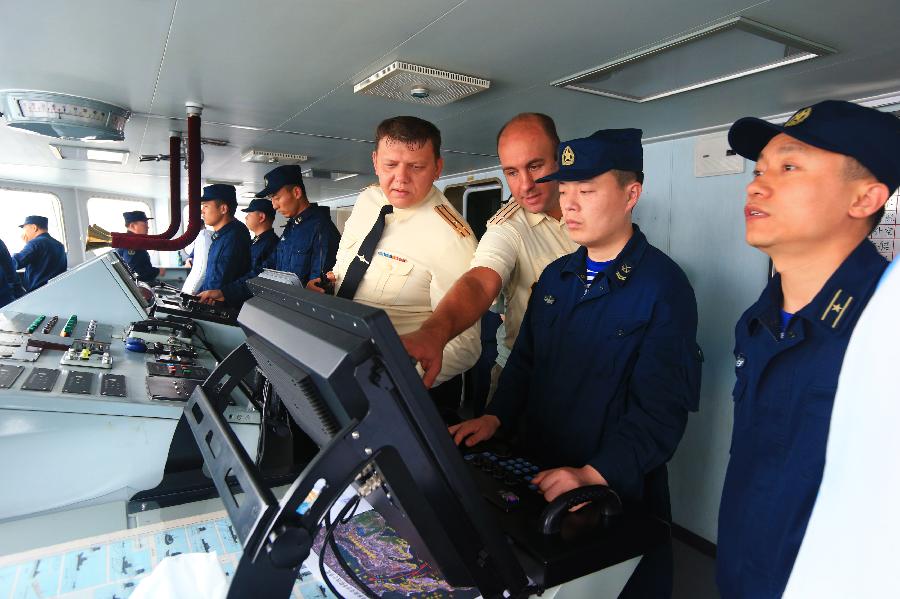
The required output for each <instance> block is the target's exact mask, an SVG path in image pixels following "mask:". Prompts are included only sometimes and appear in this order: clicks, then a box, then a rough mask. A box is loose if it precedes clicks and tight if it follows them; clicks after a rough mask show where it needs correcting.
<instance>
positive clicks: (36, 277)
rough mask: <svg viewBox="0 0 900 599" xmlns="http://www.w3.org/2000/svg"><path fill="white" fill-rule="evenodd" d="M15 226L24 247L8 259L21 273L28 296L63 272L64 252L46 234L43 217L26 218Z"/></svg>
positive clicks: (44, 218) (62, 248) (61, 247)
mask: <svg viewBox="0 0 900 599" xmlns="http://www.w3.org/2000/svg"><path fill="white" fill-rule="evenodd" d="M19 226H20V227H22V239H24V240H25V242H26V243H25V247H24V248H22V251H21V252H19V253H17V254H15V255H14V256H13V257H12V258H13V261H14V262H15V264H16V268H17V269H19V268H24V269H25V280H24V281H23V285H24V287H25V291H26V292H29V291H34V290H35V289H37V288H38V287H41V286H43V285H46V284H47V281H49V280H50V279H52V278H53V277H55V276H58V275H61V274H62V273H64V272H66V267H67V263H66V248H65V247H64V246H63V244H61V243H60V242H59V241H57V240H55V239H53V237H51V236H50V233H48V232H47V226H48V221H47V217H46V216H37V215H31V216H26V217H25V222H24V223H22V224H21V225H19Z"/></svg>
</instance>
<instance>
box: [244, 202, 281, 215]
mask: <svg viewBox="0 0 900 599" xmlns="http://www.w3.org/2000/svg"><path fill="white" fill-rule="evenodd" d="M241 212H262V213H264V214H265V215H266V216H268V217H269V218H275V207H274V206H272V202H271V201H270V200H267V199H265V198H256V199H255V200H252V201H251V202H250V205H249V206H247V207H246V208H243V209H242V210H241Z"/></svg>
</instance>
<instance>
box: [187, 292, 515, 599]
mask: <svg viewBox="0 0 900 599" xmlns="http://www.w3.org/2000/svg"><path fill="white" fill-rule="evenodd" d="M249 286H250V289H251V290H252V292H253V294H254V297H253V298H252V299H251V300H249V301H248V302H246V303H245V304H244V307H243V309H242V310H241V313H240V316H239V317H238V323H239V324H240V326H241V327H242V328H243V329H244V331H245V333H246V335H247V341H246V344H245V345H244V346H242V347H241V348H239V349H238V350H235V353H234V354H233V355H232V356H229V358H227V359H226V360H225V361H223V363H222V365H221V367H220V368H219V369H217V372H218V371H219V370H228V369H229V364H230V363H233V364H235V365H236V366H235V369H234V371H233V372H231V373H230V375H231V376H232V377H238V378H240V377H242V376H244V374H245V373H246V368H247V367H248V365H250V364H252V365H253V367H254V368H258V369H259V370H260V371H261V372H262V373H263V375H264V376H265V377H266V378H267V379H268V380H269V381H270V382H271V384H272V385H273V387H274V389H275V391H276V393H277V394H278V396H279V397H280V398H281V400H282V401H283V402H284V404H285V407H286V408H287V410H288V411H289V413H290V414H291V416H292V418H293V419H294V420H295V421H296V422H297V424H298V426H300V428H301V429H303V431H304V432H306V434H308V435H309V436H310V438H312V439H313V440H314V441H315V443H316V444H317V445H318V446H319V448H320V451H319V454H318V455H317V456H316V457H315V458H314V459H313V460H312V462H310V464H309V465H308V466H307V468H306V469H305V470H304V472H303V473H302V474H301V476H300V477H299V478H298V479H297V481H296V482H295V483H294V485H293V486H292V487H291V489H290V490H289V491H288V493H287V494H286V495H285V497H284V498H283V499H282V500H281V502H276V501H275V500H274V498H273V497H272V496H271V493H268V492H267V490H265V489H261V487H262V485H260V484H259V483H258V477H256V473H255V467H254V466H253V465H252V463H250V461H249V460H248V459H247V458H246V456H244V457H242V458H241V457H240V456H238V458H239V459H230V458H229V457H228V456H227V455H226V454H227V453H228V452H225V451H222V448H223V447H229V448H230V447H231V446H232V444H229V443H227V442H225V441H216V439H217V437H218V436H219V435H222V436H225V437H227V434H228V433H227V430H224V429H225V428H226V427H224V425H223V426H221V427H220V426H218V425H216V423H215V415H214V414H208V412H209V411H210V409H211V408H210V406H211V405H212V404H213V403H214V400H213V401H209V398H208V397H207V395H211V394H214V393H215V390H216V389H218V388H220V387H221V385H220V383H219V381H218V380H217V373H213V375H212V376H211V377H210V379H208V380H207V381H206V383H205V384H204V385H202V386H201V387H198V391H197V392H195V394H194V396H193V397H192V398H191V401H190V402H189V403H188V405H187V406H186V413H188V415H189V421H191V427H192V429H193V430H194V435H195V438H197V440H198V443H199V444H200V446H201V451H202V452H203V453H204V459H206V461H207V463H208V464H209V465H210V469H211V471H213V474H214V480H215V481H216V485H217V487H218V488H219V492H220V494H221V495H222V497H223V501H225V504H226V508H228V510H229V515H230V516H231V518H232V521H233V523H234V524H235V528H236V530H237V531H238V534H239V536H240V537H241V540H242V542H243V544H244V557H243V559H242V562H241V564H242V565H241V567H239V568H238V572H237V573H236V575H235V578H234V581H233V582H232V590H233V591H234V590H235V589H238V591H239V590H240V589H242V588H244V589H251V588H254V587H253V585H254V584H259V581H260V580H268V581H271V580H272V578H273V577H274V576H275V574H274V573H273V572H276V571H277V570H278V568H277V567H276V568H274V570H273V566H272V563H273V562H279V561H280V560H279V559H278V558H273V557H272V556H274V555H281V553H280V552H279V548H284V547H287V546H289V547H291V548H293V547H295V545H296V543H295V542H294V541H290V542H289V541H284V542H282V543H281V544H280V545H279V535H280V538H287V537H285V535H288V531H294V532H295V533H296V531H300V530H302V531H303V533H302V534H303V535H308V536H309V537H311V538H312V537H315V532H316V530H317V529H318V526H319V524H320V522H321V519H322V517H323V516H324V514H325V513H326V512H327V511H328V509H329V508H330V507H331V503H333V501H334V500H335V499H336V498H337V496H338V495H340V493H341V492H342V491H343V490H344V489H345V488H347V486H349V485H350V484H355V485H357V486H359V487H360V488H363V487H365V493H366V499H367V500H369V502H370V503H371V504H372V505H373V506H374V507H375V508H376V509H377V510H378V511H379V512H380V513H381V515H382V516H384V518H385V520H386V521H387V523H388V524H390V525H391V526H392V527H393V528H395V529H396V530H397V531H398V532H399V533H400V534H401V535H402V536H403V537H405V538H406V539H407V540H408V541H409V542H410V544H411V545H412V546H413V548H414V549H415V550H416V552H417V553H418V554H420V555H422V556H423V557H425V558H426V560H427V561H428V562H429V563H430V564H431V565H432V566H433V567H435V569H437V570H438V571H440V572H441V574H442V575H443V576H444V578H445V579H446V580H447V581H448V582H449V583H450V584H452V585H454V586H477V587H478V588H479V589H480V590H481V591H482V593H483V594H485V595H486V596H488V595H491V596H493V595H499V594H501V593H502V592H503V591H504V590H516V589H521V588H523V587H524V586H525V585H526V581H527V579H526V578H525V575H524V573H523V571H522V568H521V565H520V564H519V562H518V561H517V560H516V558H515V556H514V554H513V552H512V550H511V549H510V546H509V544H508V543H507V541H506V540H505V538H504V536H503V534H502V532H501V530H500V528H499V526H498V524H497V522H496V521H495V520H494V519H493V518H491V517H490V515H489V514H488V513H487V511H486V508H485V504H484V501H483V499H482V498H481V496H480V494H479V492H478V490H477V488H476V487H475V484H474V482H473V481H472V479H471V477H470V475H469V473H468V471H467V467H466V465H465V464H464V462H463V459H462V457H461V454H460V451H459V449H458V448H457V447H456V446H455V445H454V444H453V441H452V439H451V438H450V435H449V434H448V433H447V429H446V425H445V424H444V423H443V421H442V420H441V418H440V416H439V415H438V411H437V409H436V408H435V406H434V404H433V402H432V400H431V398H430V396H429V395H428V392H427V390H426V389H425V387H424V385H423V384H422V381H421V378H420V377H419V374H418V373H417V372H416V370H415V368H414V365H413V361H412V360H411V359H410V357H409V356H408V355H407V354H406V352H405V350H404V348H403V345H402V343H401V342H400V339H399V337H398V336H397V333H396V331H395V330H394V328H393V326H392V325H391V323H390V320H389V319H388V317H387V315H386V314H385V313H384V312H383V311H381V310H379V309H376V308H372V307H368V306H364V305H361V304H357V303H354V302H351V301H348V300H345V299H342V298H336V297H333V296H328V295H322V294H318V293H313V292H309V291H307V290H305V289H302V288H298V287H293V286H290V285H285V284H282V283H278V282H275V281H266V280H263V279H259V278H257V279H254V280H252V281H251V282H250V283H249ZM238 364H241V365H243V366H242V367H238V366H237V365H238ZM241 368H243V369H244V370H241ZM221 375H222V373H219V376H221ZM192 412H193V413H194V416H193V418H191V417H190V415H191V413H192ZM205 416H209V417H208V418H207V417H205ZM204 427H207V428H204ZM220 429H222V430H220ZM234 445H235V448H234V451H235V452H240V447H239V444H234ZM216 454H218V455H216ZM226 479H228V480H227V481H226ZM322 480H324V481H325V487H324V489H322V490H321V491H320V492H319V495H318V499H316V500H315V502H314V503H313V505H312V506H311V507H310V508H309V509H308V510H306V511H304V512H302V513H301V512H299V511H298V509H299V507H300V504H301V502H303V500H304V499H305V498H306V497H307V495H308V494H309V492H310V491H311V490H312V489H313V487H314V485H316V483H317V481H319V482H320V481H322ZM363 482H364V483H365V484H364V485H363V484H361V483H363ZM229 483H231V484H230V485H229ZM235 483H237V484H238V485H239V487H240V488H241V489H242V490H243V491H244V492H245V495H246V496H244V497H242V499H241V501H240V502H238V501H237V500H235V499H234V496H233V493H231V492H230V491H229V489H230V488H233V487H234V484H235ZM320 486H321V482H320ZM248 488H249V490H250V492H249V493H247V491H248ZM317 488H320V487H317ZM248 497H249V499H248ZM279 531H280V532H279ZM291 534H294V533H291ZM296 534H300V533H296ZM301 536H302V535H301ZM245 562H246V563H245ZM297 565H298V566H299V564H297ZM254 573H255V574H254ZM256 588H258V587H256ZM238 591H236V592H238ZM285 596H286V595H285Z"/></svg>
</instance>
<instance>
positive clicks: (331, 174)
mask: <svg viewBox="0 0 900 599" xmlns="http://www.w3.org/2000/svg"><path fill="white" fill-rule="evenodd" d="M300 174H301V175H303V176H304V177H306V178H307V179H331V180H332V181H343V180H344V179H352V178H353V177H358V176H359V173H346V172H340V171H330V170H328V169H324V168H308V169H305V170H303V171H302V172H301V173H300Z"/></svg>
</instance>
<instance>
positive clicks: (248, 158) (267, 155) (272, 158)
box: [241, 148, 309, 164]
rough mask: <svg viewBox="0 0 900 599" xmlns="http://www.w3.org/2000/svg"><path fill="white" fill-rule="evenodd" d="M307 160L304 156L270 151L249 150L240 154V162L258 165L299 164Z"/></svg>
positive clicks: (307, 157)
mask: <svg viewBox="0 0 900 599" xmlns="http://www.w3.org/2000/svg"><path fill="white" fill-rule="evenodd" d="M307 160H309V156H307V155H306V154H291V153H290V152H273V151H271V150H257V149H255V148H250V149H249V150H247V151H246V152H244V153H243V154H241V162H256V163H258V164H300V163H301V162H306V161H307Z"/></svg>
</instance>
